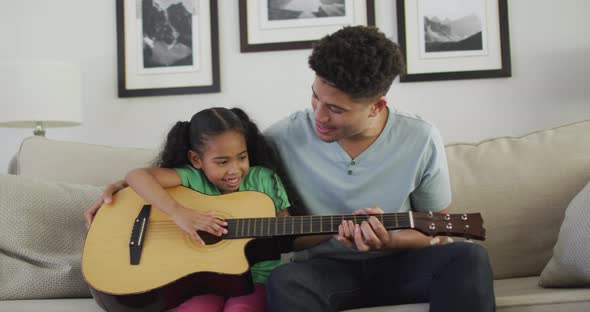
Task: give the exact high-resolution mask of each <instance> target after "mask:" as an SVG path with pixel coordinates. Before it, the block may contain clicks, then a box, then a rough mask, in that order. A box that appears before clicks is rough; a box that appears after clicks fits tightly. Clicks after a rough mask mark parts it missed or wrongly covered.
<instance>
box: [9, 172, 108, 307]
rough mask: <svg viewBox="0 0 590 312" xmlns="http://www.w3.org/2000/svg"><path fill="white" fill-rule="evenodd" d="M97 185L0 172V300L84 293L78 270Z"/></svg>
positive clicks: (97, 189)
mask: <svg viewBox="0 0 590 312" xmlns="http://www.w3.org/2000/svg"><path fill="white" fill-rule="evenodd" d="M100 193H101V189H100V188H99V187H97V186H89V185H73V184H66V183H54V182H48V181H43V180H38V179H34V178H28V177H22V176H14V175H2V176H0V285H2V286H1V287H0V300H14V299H41V298H67V297H90V292H89V290H88V286H87V284H86V282H85V281H84V278H83V276H82V272H81V269H80V263H81V255H82V247H83V244H84V238H85V236H86V227H85V226H84V217H83V213H84V211H85V210H86V209H87V208H88V207H90V206H91V205H92V203H93V202H94V201H95V200H96V199H97V198H98V196H99V195H100Z"/></svg>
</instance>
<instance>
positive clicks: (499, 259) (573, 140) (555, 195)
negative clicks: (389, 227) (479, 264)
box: [446, 121, 590, 279]
mask: <svg viewBox="0 0 590 312" xmlns="http://www.w3.org/2000/svg"><path fill="white" fill-rule="evenodd" d="M446 152H447V158H448V162H449V172H450V176H451V188H452V192H453V200H452V203H451V207H450V210H451V212H453V213H459V212H481V213H482V216H483V218H484V227H485V228H486V229H487V239H486V241H485V242H483V243H482V244H483V245H484V246H485V247H486V248H487V250H488V253H489V255H490V260H491V263H492V267H493V271H494V276H495V278H497V279H502V278H512V277H525V276H538V275H539V274H540V273H541V271H542V270H543V268H544V267H545V265H546V264H547V261H549V259H550V258H551V255H552V249H553V246H554V245H555V242H556V240H557V236H558V233H559V227H560V224H561V220H563V215H564V212H565V209H566V207H567V206H568V204H569V202H570V201H571V200H572V198H574V196H575V195H576V194H577V192H579V190H580V189H582V188H583V187H584V185H585V184H586V183H587V182H588V181H590V121H582V122H578V123H574V124H570V125H565V126H561V127H558V128H555V129H549V130H542V131H536V132H533V133H530V134H528V135H525V136H522V137H518V138H514V137H504V138H493V139H490V140H486V141H483V142H480V143H478V144H452V145H449V146H447V147H446Z"/></svg>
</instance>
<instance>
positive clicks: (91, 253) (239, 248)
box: [82, 187, 275, 311]
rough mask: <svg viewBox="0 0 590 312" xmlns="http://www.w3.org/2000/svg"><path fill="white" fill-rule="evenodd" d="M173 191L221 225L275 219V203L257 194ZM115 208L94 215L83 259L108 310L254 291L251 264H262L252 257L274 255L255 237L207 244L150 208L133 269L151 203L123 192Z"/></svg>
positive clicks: (84, 269)
mask: <svg viewBox="0 0 590 312" xmlns="http://www.w3.org/2000/svg"><path fill="white" fill-rule="evenodd" d="M168 192H169V194H170V195H171V196H172V197H173V198H174V199H175V200H177V201H178V202H179V203H180V204H182V205H183V206H185V207H189V208H191V209H199V210H203V211H208V210H215V211H217V213H218V216H219V217H221V218H224V219H228V218H252V217H274V216H275V208H274V205H273V202H272V200H271V199H270V197H268V196H267V195H265V194H263V193H259V192H252V191H246V192H236V193H231V194H226V195H219V196H208V195H203V194H201V193H199V192H196V191H193V190H191V189H188V188H185V187H174V188H170V189H168ZM113 202H114V204H112V205H103V206H102V207H101V208H100V209H99V211H98V213H97V214H96V216H95V218H94V221H93V223H92V226H91V227H90V229H89V231H88V235H87V237H86V242H85V245H84V252H83V257H82V272H83V274H84V277H85V279H86V281H87V282H88V284H89V285H90V286H91V288H92V292H93V295H94V297H95V299H96V301H97V302H98V303H99V305H101V306H102V307H103V308H104V309H105V310H107V311H162V310H165V309H169V308H173V307H175V306H177V305H178V304H180V303H182V302H183V301H184V300H187V299H189V298H190V297H192V296H194V295H197V294H201V293H215V294H219V295H223V296H235V295H241V294H246V293H249V292H251V291H252V279H251V276H250V273H249V267H250V265H249V263H251V262H252V261H255V260H259V259H263V258H264V256H262V257H259V258H257V259H254V256H253V255H251V254H254V253H255V254H257V255H260V252H261V251H266V252H268V253H273V252H275V251H274V250H272V249H273V248H272V246H270V244H268V242H269V241H267V240H264V239H259V240H253V239H252V238H239V239H227V240H223V239H222V240H218V241H217V242H214V243H211V244H207V245H205V246H202V245H200V244H199V243H198V242H197V241H195V240H194V239H192V238H191V237H190V235H188V233H186V232H184V231H183V230H182V229H181V228H180V227H178V226H177V225H176V224H175V223H174V222H173V221H172V220H171V219H170V218H168V216H167V215H165V214H164V213H162V212H161V211H160V210H159V209H158V208H157V207H152V209H151V213H150V216H149V221H148V222H147V223H146V229H145V232H144V233H145V237H143V248H142V251H141V257H140V261H139V263H138V264H136V265H132V264H130V248H129V242H130V237H131V233H132V229H133V225H134V221H135V219H136V218H137V216H138V214H139V213H140V211H141V209H142V208H143V206H144V205H146V204H147V203H146V202H145V201H144V200H143V199H142V198H141V197H140V196H139V195H137V194H136V193H135V192H134V191H133V190H132V189H131V188H126V189H124V190H121V191H120V192H118V193H117V194H116V196H115V198H114V201H113ZM265 241H266V244H265ZM250 250H256V252H252V253H250V252H249V251H250ZM266 257H267V258H272V257H273V256H272V255H266Z"/></svg>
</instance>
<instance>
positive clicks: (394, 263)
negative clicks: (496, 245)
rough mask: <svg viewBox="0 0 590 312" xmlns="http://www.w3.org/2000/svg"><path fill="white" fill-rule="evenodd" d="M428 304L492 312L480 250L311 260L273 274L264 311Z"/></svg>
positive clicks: (460, 245) (489, 280)
mask: <svg viewBox="0 0 590 312" xmlns="http://www.w3.org/2000/svg"><path fill="white" fill-rule="evenodd" d="M420 302H429V303H430V311H431V312H443V311H444V312H446V311H452V312H460V311H469V312H489V311H495V310H496V306H495V298H494V288H493V274H492V270H491V267H490V263H489V259H488V255H487V252H486V250H485V249H484V248H483V247H481V246H480V245H477V244H475V243H464V242H457V243H452V244H446V245H437V246H432V247H425V248H419V249H413V250H408V251H404V252H402V253H399V254H394V255H389V256H384V257H380V258H376V259H370V260H362V261H349V260H340V259H330V258H313V259H310V260H308V261H305V262H295V263H289V264H285V265H282V266H279V267H277V268H276V269H274V270H273V271H272V273H271V275H270V278H269V280H268V282H267V303H268V311H270V312H274V311H280V312H287V311H298V312H301V311H338V310H345V309H354V308H361V307H370V306H383V305H399V304H409V303H420Z"/></svg>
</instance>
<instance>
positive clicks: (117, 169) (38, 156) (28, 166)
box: [17, 136, 157, 186]
mask: <svg viewBox="0 0 590 312" xmlns="http://www.w3.org/2000/svg"><path fill="white" fill-rule="evenodd" d="M156 156H157V155H156V151H154V150H151V149H142V148H127V147H112V146H104V145H95V144H86V143H76V142H66V141H55V140H50V139H47V138H45V137H39V136H34V137H29V138H26V139H25V140H24V141H23V142H22V144H21V147H20V150H19V153H18V156H17V174H18V175H22V176H28V177H37V178H42V179H46V180H50V181H61V182H68V183H74V184H91V185H98V186H104V185H106V184H108V183H112V182H114V181H117V180H120V179H122V178H123V177H125V174H126V173H127V172H128V171H129V170H130V169H133V168H138V167H146V166H149V165H150V163H151V162H152V161H153V160H154V159H155V157H156Z"/></svg>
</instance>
